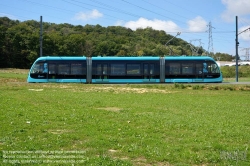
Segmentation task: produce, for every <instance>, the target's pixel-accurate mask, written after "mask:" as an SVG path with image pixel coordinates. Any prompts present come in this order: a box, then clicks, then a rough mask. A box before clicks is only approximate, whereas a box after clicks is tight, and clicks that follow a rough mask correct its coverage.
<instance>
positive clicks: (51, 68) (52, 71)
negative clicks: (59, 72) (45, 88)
mask: <svg viewBox="0 0 250 166" xmlns="http://www.w3.org/2000/svg"><path fill="white" fill-rule="evenodd" d="M49 74H56V64H52V63H49Z"/></svg>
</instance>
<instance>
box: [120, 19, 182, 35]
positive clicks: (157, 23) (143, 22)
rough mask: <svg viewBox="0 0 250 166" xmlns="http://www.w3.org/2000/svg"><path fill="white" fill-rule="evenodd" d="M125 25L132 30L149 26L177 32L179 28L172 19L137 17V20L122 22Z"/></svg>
mask: <svg viewBox="0 0 250 166" xmlns="http://www.w3.org/2000/svg"><path fill="white" fill-rule="evenodd" d="M123 26H125V27H127V28H130V29H132V30H136V29H137V28H147V27H151V28H153V29H155V30H163V31H165V32H178V31H180V28H179V27H178V26H177V25H176V24H175V23H174V22H172V21H163V20H158V19H154V20H148V19H146V18H139V19H138V20H137V21H129V22H126V23H124V25H123Z"/></svg>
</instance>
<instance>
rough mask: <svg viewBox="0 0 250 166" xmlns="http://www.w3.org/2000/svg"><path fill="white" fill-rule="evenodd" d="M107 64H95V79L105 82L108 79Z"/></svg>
mask: <svg viewBox="0 0 250 166" xmlns="http://www.w3.org/2000/svg"><path fill="white" fill-rule="evenodd" d="M108 79H109V78H108V64H101V63H99V64H97V65H96V81H98V82H106V81H108Z"/></svg>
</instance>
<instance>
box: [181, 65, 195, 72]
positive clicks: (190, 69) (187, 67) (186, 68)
mask: <svg viewBox="0 0 250 166" xmlns="http://www.w3.org/2000/svg"><path fill="white" fill-rule="evenodd" d="M182 74H188V75H190V74H193V64H192V63H183V64H182Z"/></svg>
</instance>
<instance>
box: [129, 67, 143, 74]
mask: <svg viewBox="0 0 250 166" xmlns="http://www.w3.org/2000/svg"><path fill="white" fill-rule="evenodd" d="M140 73H141V69H140V64H127V74H130V75H137V74H140Z"/></svg>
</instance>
